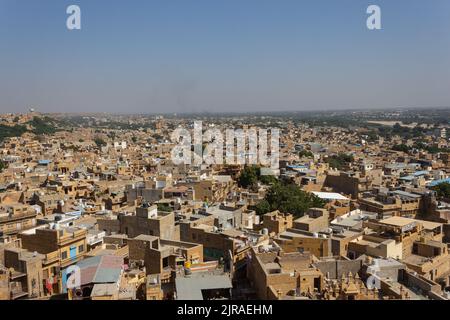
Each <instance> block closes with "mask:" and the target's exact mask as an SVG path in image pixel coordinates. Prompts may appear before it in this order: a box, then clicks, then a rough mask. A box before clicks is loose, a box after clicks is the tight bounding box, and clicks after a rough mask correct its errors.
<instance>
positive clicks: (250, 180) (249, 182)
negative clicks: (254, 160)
mask: <svg viewBox="0 0 450 320" xmlns="http://www.w3.org/2000/svg"><path fill="white" fill-rule="evenodd" d="M258 181H259V182H261V183H263V184H272V183H275V182H276V181H278V179H277V178H275V177H274V176H267V175H261V168H260V167H258V166H248V167H245V168H244V170H242V172H241V175H240V176H239V179H238V185H239V186H240V187H241V188H249V187H252V186H254V185H256V183H257V182H258Z"/></svg>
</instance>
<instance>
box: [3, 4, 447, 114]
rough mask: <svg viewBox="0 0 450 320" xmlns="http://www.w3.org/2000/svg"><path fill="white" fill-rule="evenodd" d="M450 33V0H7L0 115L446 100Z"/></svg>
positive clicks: (389, 105) (407, 104)
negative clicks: (373, 14)
mask: <svg viewBox="0 0 450 320" xmlns="http://www.w3.org/2000/svg"><path fill="white" fill-rule="evenodd" d="M71 4H76V5H79V6H80V7H81V12H82V29H81V30H74V31H69V30H67V28H66V24H65V23H66V19H67V16H68V15H67V14H66V8H67V6H69V5H71ZM370 4H376V5H379V6H380V7H381V10H382V30H375V31H370V30H368V29H367V27H366V19H367V17H368V15H367V14H366V9H367V7H368V6H369V5H370ZM448 30H450V2H449V1H448V0H435V1H433V2H432V3H430V1H425V0H399V1H395V2H393V1H387V0H372V1H366V0H342V1H333V2H332V3H330V1H326V0H303V1H298V0H282V1H276V2H275V1H270V0H248V1H239V0H230V1H214V2H212V1H207V0H196V1H192V2H187V1H181V0H174V1H170V2H167V1H163V0H154V1H143V0H135V1H124V0H116V1H110V2H108V3H106V2H102V1H86V0H78V1H75V0H74V1H67V0H42V1H39V2H38V1H32V2H31V1H25V0H0V40H1V41H0V52H1V53H0V70H1V72H0V113H9V112H13V113H18V112H25V111H27V110H28V109H29V108H32V107H33V108H36V109H37V110H38V111H40V112H43V113H105V112H106V113H121V114H145V113H147V114H157V113H165V114H168V113H200V112H208V113H264V112H282V111H283V112H295V111H315V110H317V111H342V110H361V109H367V110H382V109H398V108H411V109H421V108H427V107H429V108H449V107H450V90H448V86H449V83H450V32H449V31H448Z"/></svg>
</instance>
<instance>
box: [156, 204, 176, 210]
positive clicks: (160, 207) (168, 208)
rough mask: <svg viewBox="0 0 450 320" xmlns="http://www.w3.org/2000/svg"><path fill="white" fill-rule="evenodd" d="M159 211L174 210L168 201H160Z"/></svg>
mask: <svg viewBox="0 0 450 320" xmlns="http://www.w3.org/2000/svg"><path fill="white" fill-rule="evenodd" d="M157 206H158V211H163V212H172V211H173V209H172V208H171V207H170V206H169V205H168V204H167V203H158V204H157Z"/></svg>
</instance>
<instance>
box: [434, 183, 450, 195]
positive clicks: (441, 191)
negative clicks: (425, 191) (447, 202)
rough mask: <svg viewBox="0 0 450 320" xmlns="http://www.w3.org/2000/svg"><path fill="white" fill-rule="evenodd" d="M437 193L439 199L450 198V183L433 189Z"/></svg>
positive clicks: (441, 184)
mask: <svg viewBox="0 0 450 320" xmlns="http://www.w3.org/2000/svg"><path fill="white" fill-rule="evenodd" d="M432 189H433V190H434V191H436V192H437V195H438V197H442V198H450V183H448V182H443V183H440V184H438V185H437V186H434V187H433V188H432Z"/></svg>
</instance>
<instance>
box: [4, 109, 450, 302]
mask: <svg viewBox="0 0 450 320" xmlns="http://www.w3.org/2000/svg"><path fill="white" fill-rule="evenodd" d="M449 119H450V109H448V108H441V109H437V108H436V109H433V108H427V109H402V108H399V109H392V110H373V111H372V110H361V111H358V110H350V111H345V110H344V111H328V112H326V111H316V112H312V111H311V112H273V113H245V114H244V113H242V114H239V113H233V114H232V113H229V114H226V113H224V114H217V113H210V114H208V113H206V114H205V113H204V114H153V115H148V114H140V115H138V114H134V115H127V114H108V113H97V114H94V113H92V114H87V113H86V114H75V113H73V114H68V113H59V114H57V113H51V114H50V113H48V114H46V113H40V112H39V108H36V109H30V110H29V112H27V113H22V114H19V113H14V114H13V113H8V114H6V113H5V114H2V115H0V299H1V300H17V299H31V300H53V299H57V300H237V299H239V300H448V299H449V298H450V254H449V252H448V248H449V243H450V140H449V137H450V132H449V130H450V122H449ZM195 121H202V123H203V129H204V130H206V129H207V128H215V129H218V130H220V131H225V130H226V129H230V128H232V129H241V130H243V132H244V133H246V132H249V131H250V130H262V129H271V128H277V129H279V131H280V139H279V159H278V165H279V168H278V170H277V171H276V173H275V174H272V175H266V174H263V169H265V168H264V166H262V165H260V164H247V163H246V164H244V163H240V164H237V163H229V162H227V161H224V163H221V164H206V163H202V164H179V163H178V164H177V163H174V161H173V157H172V156H173V154H172V150H173V149H174V147H175V146H176V145H177V143H178V141H174V140H173V139H172V133H173V132H174V130H176V129H177V128H186V130H187V131H189V132H191V131H192V130H193V124H194V122H195ZM210 142H212V141H207V139H205V137H204V139H203V140H202V142H201V143H202V146H201V147H203V150H205V149H208V147H207V146H208V143H210ZM245 144H246V143H245V142H244V145H245ZM247 144H250V142H248V143H247ZM191 146H192V149H194V147H195V146H194V145H193V144H192V145H189V147H191ZM233 146H234V144H233ZM223 151H224V153H225V147H224V150H223ZM245 156H246V157H249V156H250V154H249V153H247V154H246V155H245Z"/></svg>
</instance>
